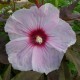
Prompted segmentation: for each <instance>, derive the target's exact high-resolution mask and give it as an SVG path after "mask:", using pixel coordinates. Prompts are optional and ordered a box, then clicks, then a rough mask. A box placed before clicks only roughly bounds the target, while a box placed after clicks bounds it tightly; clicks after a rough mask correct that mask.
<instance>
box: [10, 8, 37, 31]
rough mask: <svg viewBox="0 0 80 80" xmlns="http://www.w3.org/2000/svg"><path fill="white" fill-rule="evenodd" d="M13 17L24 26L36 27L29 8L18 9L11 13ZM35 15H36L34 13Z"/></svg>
mask: <svg viewBox="0 0 80 80" xmlns="http://www.w3.org/2000/svg"><path fill="white" fill-rule="evenodd" d="M12 16H13V17H15V19H16V20H17V21H19V22H20V23H21V24H23V25H24V27H25V28H28V29H30V30H31V29H35V28H37V21H36V18H35V16H34V15H33V13H32V12H31V10H30V9H20V10H18V11H16V12H14V13H13V14H12ZM36 16H37V15H36Z"/></svg>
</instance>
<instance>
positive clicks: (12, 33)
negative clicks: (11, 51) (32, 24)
mask: <svg viewBox="0 0 80 80" xmlns="http://www.w3.org/2000/svg"><path fill="white" fill-rule="evenodd" d="M5 31H6V32H8V34H9V37H10V39H11V40H13V39H16V38H20V37H26V36H28V33H29V30H28V29H27V28H25V27H24V25H23V24H21V23H20V22H18V21H16V20H15V18H14V17H12V16H10V17H9V19H8V20H7V22H6V25H5Z"/></svg>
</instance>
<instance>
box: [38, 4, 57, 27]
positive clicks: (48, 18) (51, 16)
mask: <svg viewBox="0 0 80 80" xmlns="http://www.w3.org/2000/svg"><path fill="white" fill-rule="evenodd" d="M39 11H40V12H41V13H43V15H44V16H43V17H42V19H41V25H40V27H43V28H44V27H45V28H46V27H47V25H51V24H54V26H56V25H57V24H58V22H59V10H58V9H57V8H56V7H55V6H54V5H52V4H50V3H47V4H45V5H43V6H41V7H40V8H39Z"/></svg>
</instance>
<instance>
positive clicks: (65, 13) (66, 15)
mask: <svg viewBox="0 0 80 80" xmlns="http://www.w3.org/2000/svg"><path fill="white" fill-rule="evenodd" d="M78 2H79V0H76V1H74V2H73V3H72V4H70V5H69V6H68V7H63V8H61V9H60V17H61V18H62V19H63V20H65V21H69V20H78V19H80V14H74V13H72V11H73V10H74V8H75V7H76V5H77V3H78Z"/></svg>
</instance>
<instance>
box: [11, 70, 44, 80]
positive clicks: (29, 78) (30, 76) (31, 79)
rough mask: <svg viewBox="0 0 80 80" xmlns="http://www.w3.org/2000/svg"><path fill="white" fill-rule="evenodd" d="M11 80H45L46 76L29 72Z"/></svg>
mask: <svg viewBox="0 0 80 80" xmlns="http://www.w3.org/2000/svg"><path fill="white" fill-rule="evenodd" d="M40 78H41V79H40ZM11 80H44V75H43V74H40V73H38V72H34V71H27V72H21V73H19V74H18V75H16V76H15V77H14V78H12V79H11Z"/></svg>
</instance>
